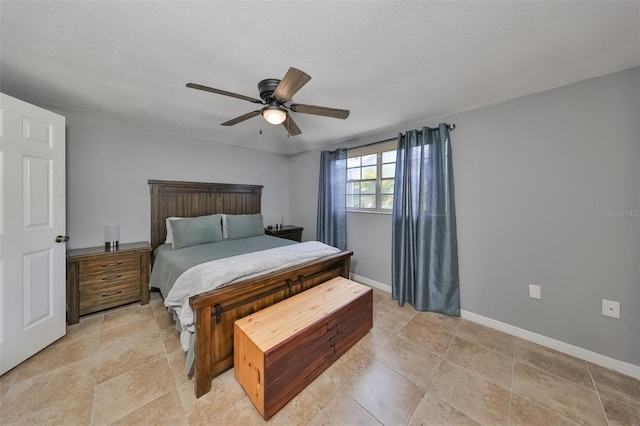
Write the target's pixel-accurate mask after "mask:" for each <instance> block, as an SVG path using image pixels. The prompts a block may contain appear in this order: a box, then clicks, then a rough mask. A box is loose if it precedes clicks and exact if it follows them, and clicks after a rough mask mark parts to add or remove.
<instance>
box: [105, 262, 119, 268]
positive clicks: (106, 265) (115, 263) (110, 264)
mask: <svg viewBox="0 0 640 426" xmlns="http://www.w3.org/2000/svg"><path fill="white" fill-rule="evenodd" d="M119 265H122V262H113V263H103V264H102V267H103V268H107V267H109V266H119Z"/></svg>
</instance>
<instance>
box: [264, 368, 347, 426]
mask: <svg viewBox="0 0 640 426" xmlns="http://www.w3.org/2000/svg"><path fill="white" fill-rule="evenodd" d="M339 389H340V388H339V387H338V385H336V384H335V383H334V382H333V381H332V380H331V379H329V377H327V376H326V375H325V374H321V375H320V376H318V377H317V378H316V379H315V380H314V381H313V382H312V383H310V384H309V385H308V386H307V387H306V388H305V389H303V390H302V391H301V392H300V393H299V394H298V395H296V396H295V397H294V398H293V399H292V400H291V401H289V403H287V405H285V406H284V407H282V409H280V411H278V412H277V413H276V414H275V415H274V416H273V418H272V419H273V421H275V422H277V423H282V424H285V425H291V424H309V423H310V422H311V420H313V418H314V417H316V415H318V413H320V411H322V409H323V408H325V407H326V406H327V404H329V402H330V401H331V400H332V399H333V397H334V396H335V395H336V393H337V392H338V390H339Z"/></svg>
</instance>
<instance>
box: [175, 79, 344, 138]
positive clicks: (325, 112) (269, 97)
mask: <svg viewBox="0 0 640 426" xmlns="http://www.w3.org/2000/svg"><path fill="white" fill-rule="evenodd" d="M309 80H311V76H309V75H308V74H307V73H305V72H303V71H300V70H299V69H296V68H293V67H291V68H289V70H288V71H287V73H286V74H285V75H284V77H283V78H282V80H278V79H276V78H268V79H266V80H262V81H261V82H260V83H258V90H259V92H260V99H256V98H252V97H249V96H244V95H239V94H237V93H232V92H227V91H226V90H220V89H214V88H213V87H208V86H203V85H201V84H196V83H187V87H189V88H191V89H198V90H204V91H206V92H211V93H217V94H218V95H224V96H230V97H232V98H237V99H242V100H245V101H249V102H253V103H254V104H260V105H266V106H265V107H264V108H262V109H257V110H255V111H251V112H248V113H246V114H243V115H241V116H239V117H236V118H233V119H231V120H229V121H225V122H224V123H222V125H223V126H234V125H236V124H238V123H242V122H243V121H245V120H248V119H250V118H252V117H255V116H256V115H260V114H262V117H264V119H265V120H266V121H267V122H269V123H271V124H282V125H283V126H284V128H285V129H287V132H288V133H289V135H291V136H296V135H299V134H301V133H302V131H301V130H300V128H299V127H298V125H297V124H296V122H295V121H293V118H292V117H291V114H290V113H289V111H292V112H299V113H301V114H313V115H321V116H323V117H331V118H341V119H343V120H344V119H345V118H347V117H348V116H349V110H346V109H337V108H327V107H321V106H316V105H305V104H290V105H288V106H287V105H286V103H287V102H289V101H290V100H291V98H292V97H293V95H295V94H296V92H298V90H300V89H301V88H302V87H303V86H304V85H305V84H307V83H308V82H309Z"/></svg>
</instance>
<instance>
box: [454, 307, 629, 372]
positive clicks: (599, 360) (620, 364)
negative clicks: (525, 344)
mask: <svg viewBox="0 0 640 426" xmlns="http://www.w3.org/2000/svg"><path fill="white" fill-rule="evenodd" d="M460 314H461V316H462V318H464V319H467V320H469V321H473V322H476V323H478V324H482V325H484V326H487V327H489V328H494V329H496V330H500V331H503V332H505V333H507V334H511V335H512V336H516V337H520V338H521V339H524V340H528V341H530V342H533V343H537V344H539V345H542V346H546V347H548V348H551V349H555V350H556V351H559V352H562V353H565V354H567V355H571V356H574V357H576V358H580V359H583V360H585V361H589V362H591V363H593V364H597V365H600V366H602V367H606V368H610V369H612V370H616V371H617V372H619V373H622V374H626V375H627V376H631V377H634V378H636V379H639V380H640V366H638V365H634V364H630V363H628V362H624V361H619V360H617V359H614V358H610V357H608V356H605V355H601V354H599V353H597V352H593V351H590V350H588V349H584V348H581V347H579V346H574V345H571V344H569V343H565V342H563V341H561V340H556V339H552V338H550V337H547V336H543V335H542V334H538V333H534V332H532V331H529V330H525V329H523V328H519V327H516V326H513V325H510V324H507V323H504V322H500V321H497V320H494V319H492V318H488V317H484V316H482V315H478V314H474V313H473V312H469V311H465V310H464V309H462V310H461V312H460Z"/></svg>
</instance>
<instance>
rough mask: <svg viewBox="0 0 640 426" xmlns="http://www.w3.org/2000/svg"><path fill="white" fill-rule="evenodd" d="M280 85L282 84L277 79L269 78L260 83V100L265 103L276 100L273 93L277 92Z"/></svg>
mask: <svg viewBox="0 0 640 426" xmlns="http://www.w3.org/2000/svg"><path fill="white" fill-rule="evenodd" d="M278 84H280V80H278V79H277V78H267V79H265V80H262V81H261V82H260V83H258V90H259V91H260V98H261V99H262V100H263V101H265V102H269V101H272V100H273V99H274V98H273V92H275V90H276V87H278Z"/></svg>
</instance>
